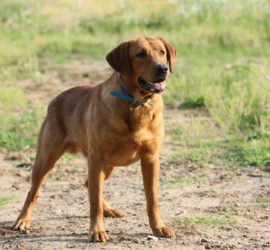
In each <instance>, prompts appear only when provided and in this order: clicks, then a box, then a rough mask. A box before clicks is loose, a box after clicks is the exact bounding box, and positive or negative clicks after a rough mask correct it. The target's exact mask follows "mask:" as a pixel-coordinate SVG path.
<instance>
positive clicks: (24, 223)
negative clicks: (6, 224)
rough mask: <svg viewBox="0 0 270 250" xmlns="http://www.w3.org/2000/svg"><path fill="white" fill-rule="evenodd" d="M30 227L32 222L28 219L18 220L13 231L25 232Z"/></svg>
mask: <svg viewBox="0 0 270 250" xmlns="http://www.w3.org/2000/svg"><path fill="white" fill-rule="evenodd" d="M29 227H30V220H29V219H26V218H18V219H17V221H16V222H15V224H14V225H13V226H12V228H11V229H12V230H18V231H23V230H25V229H28V228H29Z"/></svg>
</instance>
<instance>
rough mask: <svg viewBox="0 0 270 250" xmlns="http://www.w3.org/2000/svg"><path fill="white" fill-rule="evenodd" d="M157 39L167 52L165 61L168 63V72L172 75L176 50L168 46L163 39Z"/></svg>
mask: <svg viewBox="0 0 270 250" xmlns="http://www.w3.org/2000/svg"><path fill="white" fill-rule="evenodd" d="M159 39H160V40H161V41H162V42H163V44H164V45H165V48H166V50H167V60H168V62H169V66H170V71H171V73H172V72H173V71H172V68H173V65H174V64H175V61H176V55H177V52H176V49H175V48H174V47H172V46H171V45H170V44H168V43H167V42H166V41H165V40H164V39H163V38H161V37H159Z"/></svg>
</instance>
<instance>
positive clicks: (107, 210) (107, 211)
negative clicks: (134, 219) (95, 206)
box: [85, 167, 125, 218]
mask: <svg viewBox="0 0 270 250" xmlns="http://www.w3.org/2000/svg"><path fill="white" fill-rule="evenodd" d="M113 170H114V168H113V167H112V168H108V169H106V171H105V181H106V180H107V179H108V178H109V177H110V176H111V174H112V172H113ZM85 187H86V188H88V179H87V180H86V181H85ZM103 216H104V217H111V218H120V217H124V216H125V213H124V212H123V211H121V210H118V209H115V208H113V207H112V206H111V205H110V203H109V202H107V201H106V200H105V199H103Z"/></svg>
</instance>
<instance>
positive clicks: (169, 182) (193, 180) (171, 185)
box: [161, 176, 203, 190]
mask: <svg viewBox="0 0 270 250" xmlns="http://www.w3.org/2000/svg"><path fill="white" fill-rule="evenodd" d="M202 179H203V176H194V177H186V176H185V177H178V178H169V179H166V180H164V183H162V184H161V189H163V190H164V189H175V188H179V187H182V186H185V185H189V184H199V183H200V182H201V181H202Z"/></svg>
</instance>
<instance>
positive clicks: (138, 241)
mask: <svg viewBox="0 0 270 250" xmlns="http://www.w3.org/2000/svg"><path fill="white" fill-rule="evenodd" d="M133 242H134V243H137V244H140V243H141V240H140V239H139V238H135V239H133Z"/></svg>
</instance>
